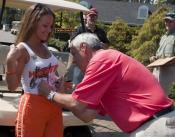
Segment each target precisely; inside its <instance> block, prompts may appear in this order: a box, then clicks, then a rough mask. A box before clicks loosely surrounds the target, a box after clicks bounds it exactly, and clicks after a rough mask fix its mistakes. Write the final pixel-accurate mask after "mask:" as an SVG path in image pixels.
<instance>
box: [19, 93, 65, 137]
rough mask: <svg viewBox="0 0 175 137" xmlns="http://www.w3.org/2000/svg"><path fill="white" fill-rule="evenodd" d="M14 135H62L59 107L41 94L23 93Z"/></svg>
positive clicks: (56, 136)
mask: <svg viewBox="0 0 175 137" xmlns="http://www.w3.org/2000/svg"><path fill="white" fill-rule="evenodd" d="M16 137H63V119H62V111H61V108H58V106H56V105H55V104H54V103H52V102H49V101H48V100H47V99H46V98H44V97H42V96H38V95H32V94H28V93H24V95H22V97H21V99H20V102H19V108H18V114H17V118H16Z"/></svg>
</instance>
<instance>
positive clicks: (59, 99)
mask: <svg viewBox="0 0 175 137" xmlns="http://www.w3.org/2000/svg"><path fill="white" fill-rule="evenodd" d="M53 101H54V102H56V103H58V104H59V105H61V106H62V107H64V108H67V109H69V110H70V111H72V113H73V114H74V115H75V116H77V117H78V118H79V119H81V120H82V121H84V122H89V121H91V120H92V119H94V118H95V117H96V115H97V111H96V110H93V109H88V108H87V105H86V104H84V103H81V102H79V101H77V100H75V99H74V98H73V97H72V95H71V94H61V93H56V94H55V96H54V97H53Z"/></svg>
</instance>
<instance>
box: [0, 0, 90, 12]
mask: <svg viewBox="0 0 175 137" xmlns="http://www.w3.org/2000/svg"><path fill="white" fill-rule="evenodd" d="M35 3H42V4H45V5H48V6H49V7H50V8H51V9H52V10H59V9H64V10H72V11H82V12H88V11H89V9H88V8H86V7H84V6H82V5H80V4H78V3H75V2H70V1H65V0H6V7H13V8H20V9H26V8H28V7H29V6H31V5H33V4H35ZM0 6H2V3H1V2H0Z"/></svg>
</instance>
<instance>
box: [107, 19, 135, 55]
mask: <svg viewBox="0 0 175 137" xmlns="http://www.w3.org/2000/svg"><path fill="white" fill-rule="evenodd" d="M135 30H136V29H135V28H133V27H130V26H128V25H127V24H126V23H125V22H124V21H123V20H121V19H118V20H116V21H114V22H113V23H112V25H111V26H110V27H109V30H108V33H107V36H108V38H109V41H110V43H111V47H112V48H114V49H117V50H119V51H121V52H123V53H127V51H128V44H129V43H130V42H131V40H132V36H133V35H135V33H136V31H135Z"/></svg>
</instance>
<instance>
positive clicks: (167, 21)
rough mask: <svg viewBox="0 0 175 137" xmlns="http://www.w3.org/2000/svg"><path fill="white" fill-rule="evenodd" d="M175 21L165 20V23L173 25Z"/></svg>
mask: <svg viewBox="0 0 175 137" xmlns="http://www.w3.org/2000/svg"><path fill="white" fill-rule="evenodd" d="M172 22H173V20H165V23H172Z"/></svg>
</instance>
